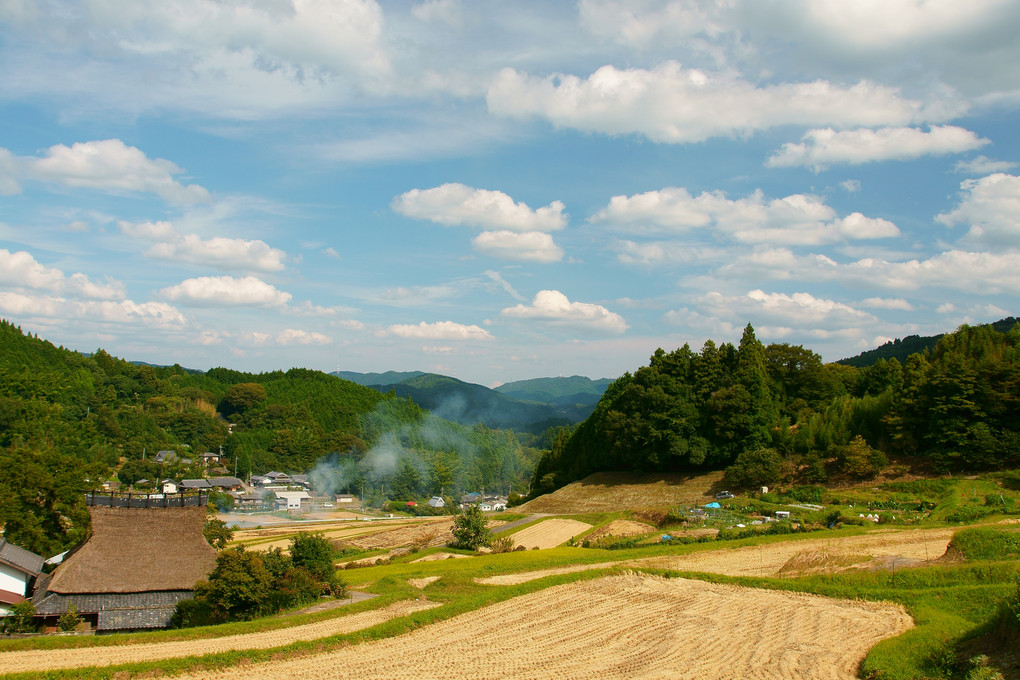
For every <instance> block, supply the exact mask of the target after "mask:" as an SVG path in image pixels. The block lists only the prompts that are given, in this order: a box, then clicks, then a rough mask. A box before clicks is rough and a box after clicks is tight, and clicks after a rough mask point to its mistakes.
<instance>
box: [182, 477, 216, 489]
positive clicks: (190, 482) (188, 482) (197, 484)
mask: <svg viewBox="0 0 1020 680" xmlns="http://www.w3.org/2000/svg"><path fill="white" fill-rule="evenodd" d="M179 486H180V487H181V488H182V489H209V488H212V484H210V483H209V480H208V479H182V480H181V483H180V485H179Z"/></svg>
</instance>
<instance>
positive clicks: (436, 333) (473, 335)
mask: <svg viewBox="0 0 1020 680" xmlns="http://www.w3.org/2000/svg"><path fill="white" fill-rule="evenodd" d="M389 332H390V333H392V334H393V335H397V336H400V337H402V338H417V339H422V340H492V334H491V333H489V331H487V330H485V329H484V328H482V327H480V326H475V325H473V324H472V325H470V326H467V325H464V324H460V323H455V322H453V321H437V322H435V323H425V322H424V321H422V322H421V323H419V324H417V325H410V324H395V325H393V326H390V327H389Z"/></svg>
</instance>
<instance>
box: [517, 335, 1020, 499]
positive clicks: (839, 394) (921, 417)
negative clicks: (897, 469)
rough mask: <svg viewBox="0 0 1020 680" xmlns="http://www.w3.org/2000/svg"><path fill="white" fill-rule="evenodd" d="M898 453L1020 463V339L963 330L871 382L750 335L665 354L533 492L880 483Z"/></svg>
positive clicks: (881, 369) (970, 464) (878, 369)
mask: <svg viewBox="0 0 1020 680" xmlns="http://www.w3.org/2000/svg"><path fill="white" fill-rule="evenodd" d="M858 437H859V438H860V439H857V438H858ZM889 454H892V455H898V454H908V455H910V456H915V457H921V458H923V459H927V460H928V461H929V462H930V464H931V466H932V467H933V468H934V469H936V470H959V469H982V468H994V467H999V466H1016V465H1018V464H1020V326H1014V327H1013V328H1012V329H1010V330H1009V331H1008V332H1001V331H998V330H996V329H995V328H993V327H992V326H980V327H966V326H964V327H961V328H960V329H959V330H958V331H957V332H955V333H950V334H947V335H945V336H943V337H942V338H941V339H940V340H939V341H938V343H937V344H936V346H935V348H934V350H933V351H932V352H931V353H930V354H928V353H922V354H913V355H910V356H909V357H908V358H907V360H906V361H905V362H904V363H903V364H901V363H900V362H899V361H897V360H896V359H891V360H885V359H881V360H879V361H877V362H876V363H875V364H873V365H871V366H869V367H867V368H863V369H858V368H855V367H853V366H846V365H842V364H823V363H822V361H821V359H820V357H819V356H818V355H817V354H816V353H814V352H812V351H811V350H809V349H805V348H804V347H800V346H793V345H787V344H771V345H768V346H765V345H763V344H762V343H761V342H759V341H758V340H757V338H756V337H755V334H754V329H753V328H752V327H751V326H750V325H748V327H747V328H746V329H745V330H744V334H743V337H742V338H741V341H740V344H739V346H737V347H734V346H733V345H732V344H730V343H724V344H722V345H719V346H716V345H715V343H713V342H711V341H709V342H706V343H705V345H704V346H703V347H702V348H701V351H700V352H694V351H693V350H692V349H691V348H690V347H689V346H687V345H684V346H683V347H681V348H680V349H677V350H675V351H673V352H669V353H667V352H665V351H663V350H661V349H660V350H657V351H656V352H655V354H653V355H652V357H651V359H650V361H649V364H648V366H645V367H642V368H639V369H638V370H636V371H635V372H634V373H633V374H625V375H624V376H622V377H620V378H619V379H617V380H616V381H615V382H614V383H613V384H612V385H610V387H609V389H608V390H607V391H606V393H605V395H604V396H603V397H602V399H601V400H600V401H599V404H598V406H597V407H596V408H595V411H594V413H592V415H591V417H590V418H588V419H587V420H586V421H585V422H584V423H582V424H581V425H580V426H578V428H577V429H576V430H575V431H574V432H573V433H571V434H570V435H569V436H568V435H566V434H563V435H562V436H561V437H560V438H559V439H557V441H556V442H555V443H554V445H553V447H552V450H551V451H550V452H549V453H548V454H547V455H546V456H545V457H543V459H542V460H541V461H540V463H539V466H538V468H536V471H535V479H536V483H535V484H534V485H533V487H532V489H533V495H537V494H540V493H545V492H548V491H551V490H553V489H555V488H558V487H559V486H562V485H564V484H566V483H568V482H570V481H573V480H576V479H580V478H582V477H584V476H586V475H588V474H591V473H592V472H597V471H605V470H639V471H685V470H699V469H722V468H731V469H732V470H733V471H734V474H732V475H731V479H732V480H734V481H735V482H738V483H744V484H747V485H753V484H756V483H760V482H763V481H765V480H772V481H773V483H775V482H776V481H779V480H781V479H787V480H789V479H792V478H793V477H797V478H798V479H799V480H800V481H808V482H816V483H817V482H824V481H825V480H826V479H827V478H828V476H830V475H832V474H840V475H850V476H867V475H869V474H874V473H875V472H876V471H877V469H878V468H881V466H882V465H884V464H885V463H884V461H885V460H886V456H887V455H889ZM748 470H750V471H752V472H753V473H754V474H750V473H749V474H747V475H742V474H739V473H740V472H741V471H744V472H747V471H748ZM763 471H764V472H763Z"/></svg>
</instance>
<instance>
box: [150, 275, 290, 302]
mask: <svg viewBox="0 0 1020 680" xmlns="http://www.w3.org/2000/svg"><path fill="white" fill-rule="evenodd" d="M160 292H161V294H162V296H163V297H164V298H166V299H168V300H174V301H177V302H181V303H183V304H190V305H196V306H209V307H233V306H244V307H280V306H282V305H285V304H287V303H288V302H289V301H290V298H291V294H290V293H287V292H284V291H282V290H278V289H277V288H275V287H274V286H272V285H271V284H269V283H266V282H265V281H263V280H261V279H258V278H256V277H254V276H245V277H244V278H234V277H232V276H200V277H197V278H193V279H186V280H184V281H182V282H181V283H179V284H177V285H176V286H170V287H169V288H164V289H163V290H162V291H160Z"/></svg>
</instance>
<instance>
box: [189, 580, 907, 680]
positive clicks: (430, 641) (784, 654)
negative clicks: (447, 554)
mask: <svg viewBox="0 0 1020 680" xmlns="http://www.w3.org/2000/svg"><path fill="white" fill-rule="evenodd" d="M495 623H498V644H494V638H493V637H491V636H489V635H483V634H479V631H481V630H488V629H491V628H492V627H493V625H494V624H495ZM912 625H913V623H912V621H911V619H910V617H909V616H908V615H907V614H906V613H905V612H904V611H903V609H902V608H900V607H898V606H894V605H885V604H877V603H867V602H859V601H857V602H851V601H841V600H832V599H828V598H823V597H818V596H813V595H805V594H800V593H787V592H777V591H767V590H751V589H744V588H739V587H736V586H729V585H720V584H710V583H704V582H700V581H690V580H685V579H663V578H658V577H652V576H644V575H634V574H627V575H620V576H612V577H607V578H604V579H597V580H592V581H581V582H578V583H573V584H569V585H564V586H557V587H554V588H549V589H546V590H543V591H540V592H536V593H532V594H529V595H524V596H521V597H517V598H514V599H512V600H507V601H505V602H501V603H498V604H495V605H492V606H489V607H486V608H484V609H481V610H478V611H475V612H470V613H467V614H463V615H460V616H457V617H455V618H453V619H450V620H447V621H441V622H439V623H436V624H433V625H430V626H426V627H424V628H420V629H417V630H414V631H412V632H410V633H408V634H405V635H402V636H399V637H395V638H389V639H385V640H379V641H376V642H371V643H367V644H362V645H357V646H354V647H345V648H341V649H338V650H334V651H331V652H328V653H324V654H316V655H312V656H306V657H301V658H295V659H290V660H280V661H272V662H267V663H260V664H251V665H248V666H246V667H245V669H244V673H245V675H246V676H251V677H258V678H260V680H291V679H294V680H326V679H332V678H338V677H357V678H360V679H362V680H373V679H378V680H388V679H390V678H396V677H399V678H407V679H414V678H439V677H457V676H471V677H489V676H493V677H495V676H499V677H505V676H510V677H514V678H550V677H557V678H565V679H570V678H598V677H604V678H643V679H644V678H677V677H684V678H689V679H691V680H701V679H705V680H709V679H711V680H718V679H721V678H750V679H755V678H762V679H764V678H769V679H772V678H784V679H787V680H801V679H804V680H808V679H810V680H837V679H839V680H843V679H849V678H853V677H854V674H855V670H856V668H857V665H858V664H859V662H860V660H861V659H862V658H863V656H864V654H865V653H866V652H867V650H868V649H869V648H870V647H871V646H872V645H874V644H875V643H876V642H878V641H879V640H881V639H882V638H885V637H888V636H890V635H895V634H897V633H899V632H901V631H903V630H906V629H907V628H910V627H911V626H912ZM833 641H838V644H833ZM179 677H180V678H181V680H213V679H214V678H235V677H237V669H236V668H226V669H222V670H216V671H199V672H195V673H190V674H186V675H183V676H179Z"/></svg>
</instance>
